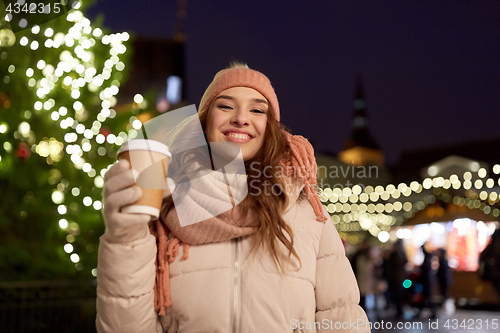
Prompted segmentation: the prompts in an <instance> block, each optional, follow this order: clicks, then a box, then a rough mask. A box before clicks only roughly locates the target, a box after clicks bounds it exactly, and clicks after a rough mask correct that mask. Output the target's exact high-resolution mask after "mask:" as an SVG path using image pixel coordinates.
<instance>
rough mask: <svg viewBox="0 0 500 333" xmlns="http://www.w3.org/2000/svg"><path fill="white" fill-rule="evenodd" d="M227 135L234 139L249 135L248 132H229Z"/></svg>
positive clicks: (246, 137) (248, 137) (244, 137)
mask: <svg viewBox="0 0 500 333" xmlns="http://www.w3.org/2000/svg"><path fill="white" fill-rule="evenodd" d="M227 136H230V137H232V138H236V139H250V136H249V135H248V134H241V133H229V134H227Z"/></svg>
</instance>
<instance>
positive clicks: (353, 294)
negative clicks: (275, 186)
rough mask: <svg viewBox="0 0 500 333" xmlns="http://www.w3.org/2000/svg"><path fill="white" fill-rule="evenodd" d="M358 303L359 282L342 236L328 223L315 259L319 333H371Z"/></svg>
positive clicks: (324, 228) (364, 314) (329, 221)
mask: <svg viewBox="0 0 500 333" xmlns="http://www.w3.org/2000/svg"><path fill="white" fill-rule="evenodd" d="M325 213H326V211H325ZM326 214H328V213H326ZM358 303H359V288H358V284H357V282H356V278H355V276H354V273H353V272H352V268H351V265H350V263H349V260H348V259H347V257H346V255H345V250H344V246H343V245H342V241H341V240H340V236H339V234H338V232H337V230H336V229H335V226H334V225H333V223H332V221H331V220H330V219H328V220H327V221H326V222H325V225H324V226H323V231H322V234H321V239H320V245H319V252H318V257H317V259H316V321H317V322H320V323H321V328H320V329H319V330H318V332H333V331H335V332H339V331H340V332H356V333H361V332H370V328H369V324H368V318H367V316H366V313H365V311H364V310H363V309H362V308H361V307H360V306H359V305H358Z"/></svg>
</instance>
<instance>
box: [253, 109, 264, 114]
mask: <svg viewBox="0 0 500 333" xmlns="http://www.w3.org/2000/svg"><path fill="white" fill-rule="evenodd" d="M252 112H254V113H265V112H264V111H262V110H259V109H253V110H252Z"/></svg>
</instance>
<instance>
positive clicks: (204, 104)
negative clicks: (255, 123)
mask: <svg viewBox="0 0 500 333" xmlns="http://www.w3.org/2000/svg"><path fill="white" fill-rule="evenodd" d="M233 87H248V88H252V89H255V90H257V91H258V92H260V93H261V94H262V95H263V96H264V97H265V98H266V99H267V101H268V102H269V104H270V105H271V108H272V109H273V111H274V115H275V117H276V120H277V121H280V106H279V104H278V97H277V96H276V93H275V92H274V89H273V86H272V85H271V81H269V79H268V78H267V76H265V75H264V74H262V73H261V72H258V71H256V70H253V69H250V68H244V67H233V68H227V69H223V70H221V71H220V72H218V73H217V74H215V76H214V79H213V81H212V83H210V85H209V86H208V88H207V90H205V93H204V94H203V97H202V98H201V102H200V105H199V110H200V111H201V110H206V109H208V107H209V106H210V103H211V102H212V101H213V99H214V98H215V97H216V96H217V95H218V94H220V93H221V92H222V91H224V90H226V89H229V88H233Z"/></svg>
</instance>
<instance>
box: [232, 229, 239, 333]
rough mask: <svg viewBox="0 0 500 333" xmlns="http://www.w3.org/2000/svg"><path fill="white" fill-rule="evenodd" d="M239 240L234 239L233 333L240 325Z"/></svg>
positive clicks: (236, 331) (236, 332) (235, 332)
mask: <svg viewBox="0 0 500 333" xmlns="http://www.w3.org/2000/svg"><path fill="white" fill-rule="evenodd" d="M238 244H239V238H235V239H234V266H233V318H232V319H233V320H232V322H233V333H238V327H239V324H240V312H239V309H240V307H239V301H240V258H239V256H240V253H239V252H240V251H239V247H238Z"/></svg>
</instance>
